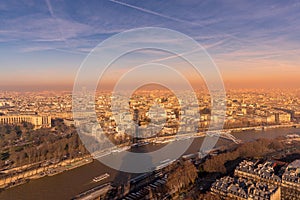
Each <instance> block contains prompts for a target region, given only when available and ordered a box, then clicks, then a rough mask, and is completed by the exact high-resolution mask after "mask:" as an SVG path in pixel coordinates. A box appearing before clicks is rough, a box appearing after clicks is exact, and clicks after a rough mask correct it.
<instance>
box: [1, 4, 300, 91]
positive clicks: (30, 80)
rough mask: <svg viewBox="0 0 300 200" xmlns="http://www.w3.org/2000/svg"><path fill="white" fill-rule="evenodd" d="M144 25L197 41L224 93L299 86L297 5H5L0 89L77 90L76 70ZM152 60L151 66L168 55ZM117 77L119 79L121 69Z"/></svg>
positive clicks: (299, 15)
mask: <svg viewBox="0 0 300 200" xmlns="http://www.w3.org/2000/svg"><path fill="white" fill-rule="evenodd" d="M144 27H160V28H167V29H171V30H175V31H178V32H180V33H183V34H185V35H187V36H189V37H191V38H193V39H194V40H196V41H197V42H198V43H199V44H200V45H201V46H202V47H204V48H205V50H206V52H207V53H208V54H209V56H210V57H211V58H212V60H213V62H214V63H215V64H216V65H217V67H218V68H219V70H220V73H221V75H222V78H223V81H224V83H225V86H226V87H233V88H239V87H247V88H249V87H272V88H284V87H296V88H297V87H299V85H300V79H299V78H298V77H299V75H300V68H299V65H300V56H299V55H300V2H299V1H242V0H241V1H240V0H236V1H231V0H228V1H221V0H219V1H213V0H203V1H202V0H184V1H183V0H181V1H178V0H164V1H161V0H152V1H149V0H148V1H147V0H142V1H141V0H138V1H137V0H135V1H134V0H118V1H113V0H100V1H99V0H97V1H96V0H95V1H93V0H91V1H83V0H82V1H81V0H78V1H71V0H61V1H54V0H45V1H42V0H41V1H32V0H24V1H22V0H19V1H15V0H3V1H0V70H1V73H0V87H1V89H2V90H6V89H7V90H20V89H26V90H30V89H72V87H73V83H74V80H75V77H76V74H77V71H78V69H79V67H80V66H81V64H82V63H83V61H84V60H85V59H86V57H87V56H88V55H89V53H90V52H91V51H92V50H93V49H94V48H95V47H96V46H97V45H98V44H99V43H101V42H103V41H105V40H106V39H108V38H110V37H112V36H114V35H116V34H118V33H121V32H123V31H127V30H130V29H134V28H144ZM172 42H174V43H176V42H177V41H176V40H172ZM114 48H118V47H114ZM141 54H143V55H144V56H145V52H141ZM150 54H151V55H149V56H150V57H151V59H152V58H155V59H154V60H157V59H158V60H159V59H164V58H166V57H169V56H170V55H165V54H155V56H153V55H154V54H153V52H152V53H150ZM140 56H141V57H142V55H140ZM146 56H147V54H146ZM138 57H139V55H135V56H131V57H130V56H129V57H128V58H127V61H129V60H132V59H134V58H135V59H137V58H138ZM178 63H179V61H178V60H176V59H174V60H173V62H169V63H168V64H170V65H176V64H177V65H178ZM181 67H182V68H183V69H185V67H186V66H185V65H184V64H182V66H181ZM118 70H119V71H118ZM116 71H118V72H119V73H122V69H121V67H119V68H116ZM107 76H108V77H106V79H110V76H113V73H112V74H108V75H107ZM166 76H167V75H166Z"/></svg>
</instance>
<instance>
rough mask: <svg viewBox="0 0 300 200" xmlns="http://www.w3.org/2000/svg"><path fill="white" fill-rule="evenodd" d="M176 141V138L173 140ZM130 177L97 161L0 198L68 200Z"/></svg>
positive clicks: (253, 134) (270, 134)
mask: <svg viewBox="0 0 300 200" xmlns="http://www.w3.org/2000/svg"><path fill="white" fill-rule="evenodd" d="M290 133H298V134H300V128H280V129H269V130H265V131H243V132H236V133H233V135H234V136H235V137H236V138H239V139H242V140H243V141H252V140H255V139H258V138H269V139H271V138H276V137H279V136H285V135H287V134H290ZM175 142H180V141H175ZM202 142H203V138H196V139H194V142H193V143H192V145H191V146H190V148H189V149H188V150H187V151H186V154H187V153H196V152H197V151H199V149H200V147H201V144H202ZM229 144H231V142H230V141H228V140H225V139H219V141H218V143H217V144H216V147H220V146H223V145H229ZM161 147H162V145H152V144H149V145H147V146H143V147H139V149H138V151H140V152H145V151H155V150H156V149H159V148H161ZM104 173H109V174H110V177H109V178H108V179H106V180H103V181H102V182H97V183H94V182H93V181H92V179H93V178H94V177H95V176H99V175H101V174H104ZM128 176H130V177H131V178H132V177H134V176H137V174H126V173H121V172H118V171H116V170H113V169H111V168H109V167H107V166H105V165H104V164H102V163H100V162H99V161H94V162H92V163H90V164H87V165H85V166H82V167H79V168H76V169H73V170H70V171H67V172H64V173H61V174H58V175H55V176H51V177H44V178H41V179H37V180H31V181H30V182H29V183H26V184H23V185H20V186H17V187H14V188H10V189H8V190H5V191H3V192H1V193H0V199H1V200H18V199H20V200H34V199H38V200H39V199H42V200H47V199H49V200H50V199H51V200H53V199H55V200H60V199H71V198H72V197H74V196H76V195H77V194H79V193H81V192H84V191H86V190H88V189H91V188H93V187H96V186H97V185H101V184H103V183H105V182H108V181H115V180H117V181H118V182H119V181H121V179H123V177H127V178H128Z"/></svg>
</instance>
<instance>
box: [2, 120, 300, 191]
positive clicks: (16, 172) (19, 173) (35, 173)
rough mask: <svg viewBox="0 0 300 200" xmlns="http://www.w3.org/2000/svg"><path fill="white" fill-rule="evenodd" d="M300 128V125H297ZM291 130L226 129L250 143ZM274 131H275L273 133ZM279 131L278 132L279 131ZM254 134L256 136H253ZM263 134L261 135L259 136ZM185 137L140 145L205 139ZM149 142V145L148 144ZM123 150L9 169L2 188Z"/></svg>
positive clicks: (161, 139)
mask: <svg viewBox="0 0 300 200" xmlns="http://www.w3.org/2000/svg"><path fill="white" fill-rule="evenodd" d="M297 126H299V125H297ZM281 128H283V129H286V128H287V129H289V130H290V131H288V132H287V133H292V132H293V130H294V128H296V127H295V124H286V125H277V126H269V127H268V128H267V129H261V130H259V129H258V128H255V127H249V128H247V130H245V129H243V128H241V129H243V130H240V131H237V129H226V130H225V131H226V132H227V131H230V132H231V133H233V135H234V136H235V137H237V138H239V139H242V140H245V141H248V140H250V138H252V139H257V138H260V137H264V136H265V137H271V135H273V136H280V135H282V134H281V133H279V132H281V131H280V130H283V129H281ZM290 128H292V129H290ZM272 130H274V131H272ZM277 130H278V131H277ZM268 132H272V134H269V133H268ZM277 132H278V133H277ZM253 133H254V134H253ZM259 133H261V134H259ZM183 136H184V137H179V138H177V139H176V137H175V138H174V136H173V137H171V136H166V137H162V138H159V139H158V140H157V138H153V139H152V141H151V140H149V139H148V140H149V141H147V142H146V141H145V144H143V145H140V146H141V147H143V146H149V145H150V144H151V145H154V146H156V145H163V144H164V143H168V142H173V141H176V140H177V141H178V142H179V141H180V140H181V139H194V138H203V137H204V136H205V134H203V133H197V134H192V135H191V134H185V135H183ZM148 142H149V143H148ZM123 150H127V149H126V148H125V146H119V147H118V148H114V149H111V150H109V151H108V150H106V151H101V152H98V153H95V154H94V155H93V157H92V156H84V157H81V158H76V159H69V160H64V161H62V162H59V163H56V164H52V165H48V166H44V167H40V168H35V169H33V170H26V168H30V167H31V166H32V164H30V165H26V166H22V167H18V168H14V169H9V170H6V171H2V175H3V174H4V175H5V174H12V175H11V176H8V177H5V178H1V179H0V188H2V189H7V188H11V187H15V186H18V185H21V184H24V183H28V182H29V181H30V180H33V179H40V178H42V177H45V176H54V175H57V174H61V173H63V172H65V171H69V170H72V169H75V168H79V167H81V166H83V165H86V164H89V163H91V162H93V160H94V159H95V158H97V157H102V156H105V155H109V154H112V153H118V152H121V151H123Z"/></svg>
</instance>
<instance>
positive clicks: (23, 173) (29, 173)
mask: <svg viewBox="0 0 300 200" xmlns="http://www.w3.org/2000/svg"><path fill="white" fill-rule="evenodd" d="M91 162H93V158H92V157H91V156H90V155H88V156H83V157H80V158H74V159H67V160H64V161H61V162H59V163H55V164H50V165H47V166H43V167H38V168H35V169H30V167H29V168H27V169H26V168H24V167H17V168H13V169H9V170H6V171H2V172H1V173H2V176H4V177H3V178H1V179H0V189H2V190H4V189H7V188H11V187H15V186H18V185H21V184H24V183H28V182H29V181H30V180H33V179H39V178H42V177H45V176H54V175H57V174H60V173H63V172H65V171H68V170H72V169H75V168H77V167H81V166H83V165H86V164H89V163H91ZM29 166H30V165H29Z"/></svg>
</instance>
